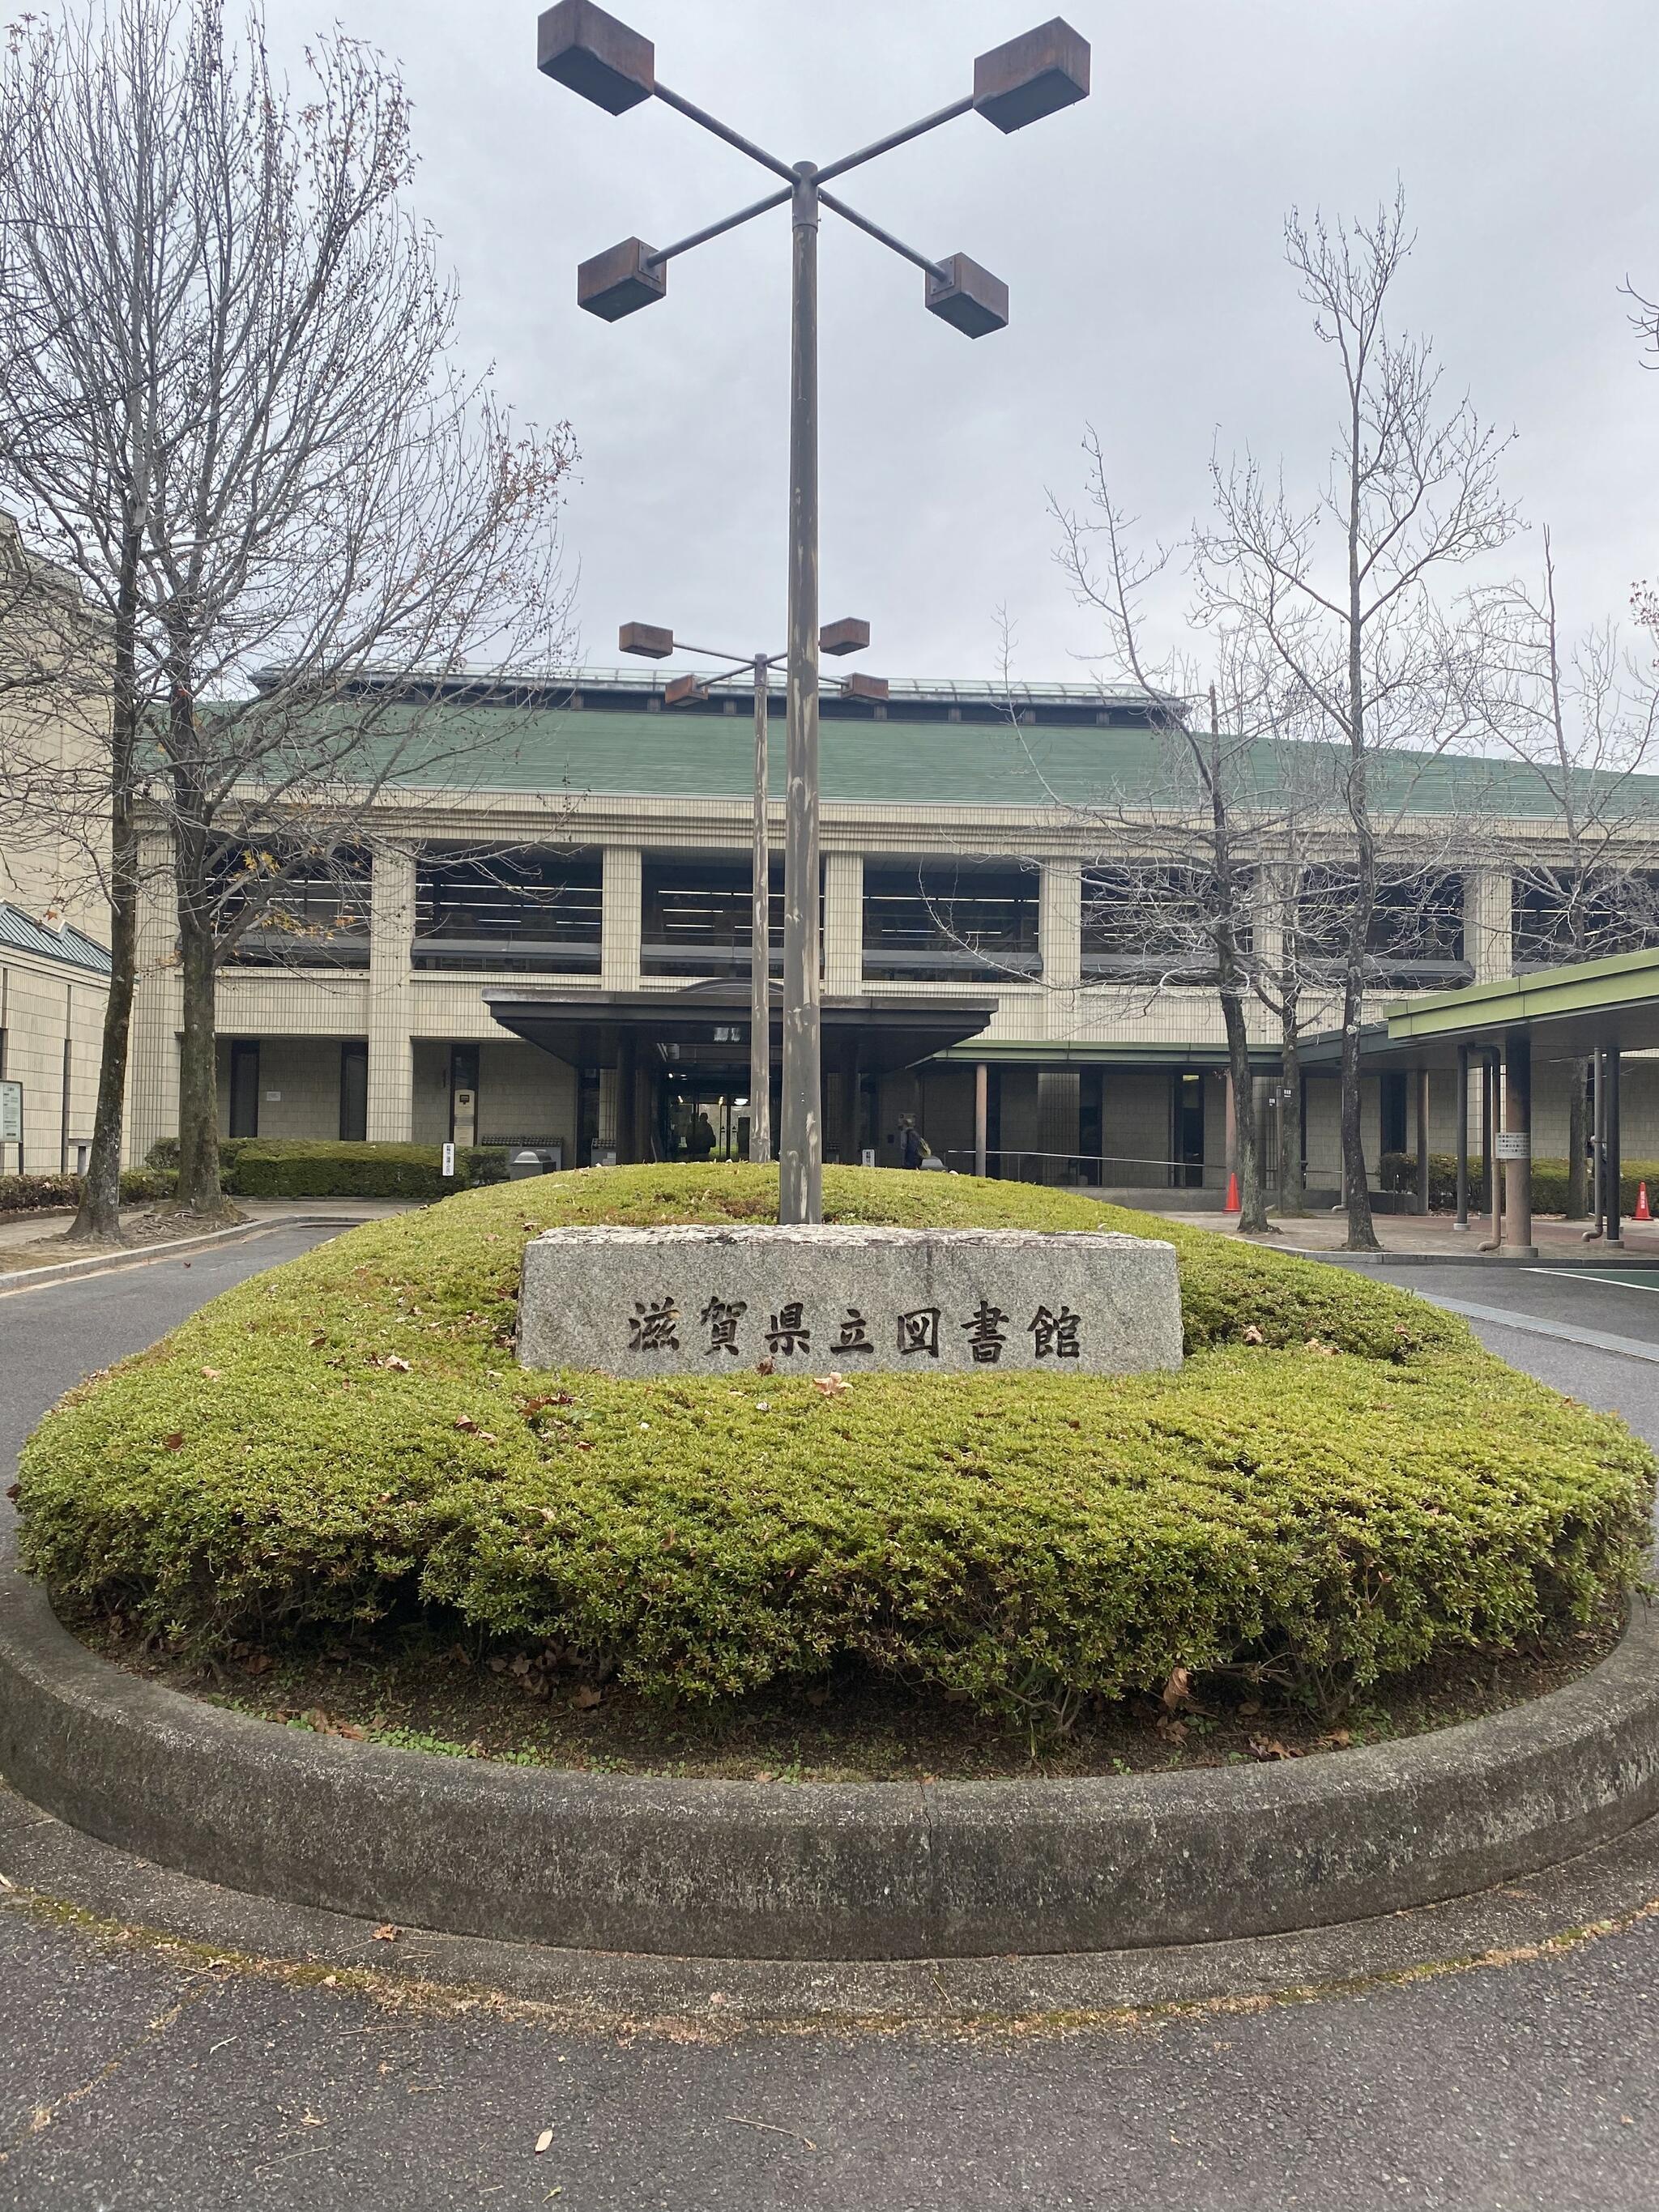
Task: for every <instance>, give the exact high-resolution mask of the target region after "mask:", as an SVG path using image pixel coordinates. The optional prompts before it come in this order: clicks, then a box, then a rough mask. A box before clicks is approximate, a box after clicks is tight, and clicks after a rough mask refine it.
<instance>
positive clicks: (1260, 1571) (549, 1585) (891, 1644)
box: [20, 1167, 1655, 1710]
mask: <svg viewBox="0 0 1659 2212" xmlns="http://www.w3.org/2000/svg"><path fill="white" fill-rule="evenodd" d="M824 1194H825V1211H826V1213H827V1215H828V1216H829V1218H839V1219H842V1220H847V1219H857V1220H865V1221H894V1222H900V1223H911V1224H915V1223H924V1224H926V1223H933V1224H939V1225H964V1226H965V1225H986V1226H1004V1225H1006V1226H1020V1227H1046V1228H1050V1229H1056V1230H1072V1231H1078V1232H1079V1233H1086V1232H1087V1231H1090V1230H1091V1229H1097V1228H1101V1227H1106V1228H1127V1229H1130V1230H1132V1231H1135V1232H1137V1233H1149V1232H1155V1233H1157V1234H1158V1235H1163V1236H1168V1237H1170V1241H1171V1242H1173V1243H1175V1244H1176V1249H1177V1251H1178V1254H1179V1256H1180V1265H1181V1274H1182V1295H1183V1301H1184V1303H1185V1306H1186V1314H1187V1334H1188V1341H1189V1343H1190V1344H1191V1346H1192V1347H1193V1355H1194V1356H1193V1357H1192V1358H1190V1359H1189V1361H1188V1365H1187V1368H1186V1370H1184V1372H1183V1373H1182V1374H1181V1375H1180V1376H1133V1377H1125V1378H1120V1379H1111V1378H1103V1377H1091V1376H1077V1377H1066V1378H1064V1379H1060V1378H1057V1377H1053V1376H1032V1375H1030V1374H1020V1375H1018V1376H1016V1375H1006V1376H1004V1375H1000V1374H998V1373H996V1372H995V1371H994V1370H987V1373H986V1374H985V1375H984V1376H939V1377H925V1376H914V1377H912V1376H858V1377H855V1378H854V1379H853V1381H852V1382H851V1384H850V1386H849V1388H848V1389H846V1390H845V1391H844V1392H841V1393H833V1392H832V1393H826V1392H824V1391H823V1390H821V1389H817V1388H816V1387H815V1386H814V1385H813V1384H812V1383H811V1382H810V1381H809V1380H806V1379H804V1378H803V1379H801V1380H799V1381H797V1380H791V1379H788V1378H787V1377H784V1376H765V1377H764V1378H762V1377H760V1376H757V1375H755V1374H753V1373H750V1372H746V1371H744V1370H737V1369H734V1370H731V1371H729V1372H723V1373H721V1374H720V1375H719V1376H684V1377H679V1378H675V1379H672V1380H663V1381H658V1382H653V1383H628V1382H623V1381H616V1380H612V1379H610V1378H607V1377H605V1376H595V1375H589V1374H581V1375H536V1374H531V1373H528V1372H526V1371H525V1370H520V1368H518V1367H517V1366H516V1364H514V1361H513V1352H512V1349H511V1343H512V1331H513V1299H514V1297H515V1295H516V1291H517V1285H518V1276H519V1267H520V1252H521V1249H522V1246H523V1243H524V1241H525V1238H526V1236H527V1235H529V1234H531V1233H533V1232H534V1231H537V1230H539V1229H540V1228H542V1227H544V1226H546V1225H551V1224H553V1223H555V1222H563V1221H571V1220H622V1221H633V1222H641V1221H647V1222H648V1221H656V1220H661V1219H665V1218H678V1219H693V1220H720V1219H727V1218H737V1219H757V1218H767V1216H768V1215H769V1214H770V1216H771V1218H775V1203H776V1177H775V1174H769V1173H768V1172H767V1171H765V1170H750V1169H745V1168H738V1167H711V1168H702V1167H697V1168H676V1169H639V1170H627V1169H623V1170H598V1171H590V1172H586V1173H576V1174H570V1175H564V1176H549V1177H544V1178H541V1179H538V1180H537V1181H535V1182H524V1183H517V1184H513V1185H511V1186H510V1187H508V1188H505V1189H495V1190H487V1191H477V1192H472V1193H468V1194H465V1195H463V1196H461V1197H459V1198H456V1199H453V1200H450V1201H449V1202H448V1203H447V1204H446V1205H444V1206H440V1207H435V1208H434V1209H432V1210H430V1211H428V1212H423V1213H421V1214H417V1215H407V1216H404V1217H400V1218H398V1219H397V1220H394V1221H387V1222H381V1223H375V1224H373V1225H370V1226H368V1227H367V1228H365V1229H362V1230H359V1231H356V1232H354V1233H353V1234H351V1235H349V1236H347V1237H340V1238H337V1239H336V1240H334V1241H333V1242H332V1243H329V1244H327V1245H325V1246H322V1247H320V1248H319V1249H318V1250H316V1251H315V1252H313V1253H310V1254H308V1255H306V1256H305V1257H304V1258H302V1259H300V1260H297V1261H292V1262H290V1263H289V1265H288V1266H286V1267H280V1268H277V1269H276V1270H274V1271H273V1272H272V1273H270V1274H269V1275H266V1276H264V1277H263V1278H258V1279H255V1280H254V1281H253V1282H252V1283H250V1284H247V1285H244V1286H243V1287H241V1288H240V1289H238V1290H236V1291H232V1292H230V1293H228V1295H227V1296H225V1297H222V1298H219V1299H217V1300H216V1301H215V1302H214V1303H213V1304H210V1305H209V1306H207V1307H204V1309H203V1310H202V1311H201V1312H200V1313H199V1314H197V1316H194V1317H193V1318H192V1319H191V1321H189V1322H186V1323H185V1326H184V1327H183V1328H180V1329H179V1330H178V1331H177V1332H176V1333H175V1334H173V1336H172V1337H171V1338H169V1339H167V1340H166V1341H165V1342H164V1343H163V1344H162V1345H161V1346H157V1347H155V1349H154V1350H153V1351H151V1352H148V1353H145V1354H143V1355H142V1356H140V1357H139V1358H137V1359H135V1360H131V1361H129V1362H127V1363H126V1364H125V1365H124V1366H123V1367H120V1368H118V1369H117V1370H114V1371H113V1372H112V1374H110V1375H108V1376H104V1377H100V1378H98V1379H96V1380H94V1381H93V1382H91V1383H87V1384H85V1385H83V1386H82V1388H81V1389H78V1390H76V1392H73V1393H72V1394H71V1395H70V1397H69V1398H68V1399H66V1400H65V1401H64V1403H63V1405H62V1406H61V1407H58V1409H57V1410H56V1411H55V1412H54V1413H52V1414H51V1415H49V1416H48V1418H47V1419H46V1421H45V1423H43V1424H42V1425H41V1427H40V1429H38V1430H37V1431H36V1432H35V1435H34V1436H33V1438H32V1439H31V1440H30V1442H29V1443H28V1445H27V1447H26V1449H25V1451H24V1454H23V1457H22V1462H21V1470H20V1483H21V1494H20V1512H21V1516H22V1528H21V1546H22V1552H23V1557H24V1559H25V1563H26V1565H27V1566H28V1568H29V1569H30V1571H32V1572H33V1573H36V1574H39V1575H40V1576H41V1577H44V1578H45V1580H46V1583H48V1585H49V1586H50V1588H51V1589H52V1591H53V1593H54V1595H56V1596H57V1597H58V1598H59V1599H60V1600H64V1601H70V1602H72V1603H74V1604H76V1605H80V1606H88V1607H118V1608H119V1609H120V1610H122V1611H123V1612H124V1613H126V1614H127V1615H128V1616H129V1617H130V1618H132V1619H134V1620H138V1621H140V1622H143V1623H144V1624H146V1625H148V1626H151V1627H153V1628H155V1629H157V1630H159V1631H161V1632H166V1633H167V1634H169V1635H170V1636H172V1637H173V1638H175V1639H177V1640H179V1641H181V1642H182V1643H184V1644H187V1645H191V1646H194V1647H195V1648H197V1650H201V1651H203V1652H207V1651H210V1650H216V1649H222V1647H223V1646H224V1645H225V1644H227V1643H228V1641H230V1640H232V1639H234V1638H259V1639H264V1640H270V1639H272V1638H281V1637H282V1636H283V1635H286V1634H290V1633H292V1632H296V1631H302V1630H308V1629H313V1628H333V1627H336V1626H338V1625H345V1624H363V1623H370V1622H374V1621H375V1620H381V1619H384V1618H385V1617H386V1615H387V1614H389V1613H392V1612H394V1611H404V1610H406V1609H407V1608H408V1607H410V1606H411V1605H413V1606H421V1607H430V1608H434V1609H436V1610H439V1611H441V1613H443V1614H445V1615H446V1616H447V1617H448V1618H451V1619H454V1620H459V1621H460V1622H462V1623H464V1624H467V1625H469V1626H471V1627H472V1628H473V1629H475V1630H477V1631H480V1632H486V1633H489V1634H492V1635H501V1636H504V1637H513V1638H538V1639H542V1640H544V1641H545V1642H546V1643H548V1644H550V1645H552V1646H554V1647H555V1648H556V1650H558V1651H559V1652H561V1653H562V1654H563V1655H564V1656H566V1658H567V1659H568V1660H569V1661H571V1662H573V1663H578V1664H583V1665H586V1666H590V1667H592V1668H594V1669H596V1670H599V1671H602V1672H612V1671H614V1672H615V1673H616V1674H617V1676H618V1677H619V1678H620V1679H621V1680H623V1682H625V1683H627V1684H629V1685H631V1686H635V1687H636V1688H638V1689H640V1690H641V1691H643V1692H647V1693H654V1694H659V1695H663V1696H678V1697H691V1698H710V1697H717V1696H724V1695H731V1694H734V1693H738V1692H744V1691H747V1690H751V1689H754V1688H757V1687H759V1686H762V1685H764V1684H767V1683H769V1682H777V1681H787V1680H809V1679H811V1678H813V1677H817V1676H820V1675H821V1674H823V1671H824V1670H825V1669H826V1668H829V1666H830V1665H832V1664H833V1663H834V1662H836V1660H837V1659H839V1658H843V1657H851V1658H855V1659H859V1660H861V1661H863V1662H866V1663H867V1664H869V1665H870V1666H872V1667H873V1668H877V1669H879V1670H882V1671H884V1672H886V1673H889V1674H892V1675H894V1676H896V1677H897V1678H898V1679H900V1680H905V1681H911V1682H921V1683H927V1684H929V1685H931V1686H934V1687H936V1688H939V1689H943V1690H946V1691H951V1692H958V1693H960V1694H961V1695H963V1697H965V1698H967V1699H971V1700H973V1701H974V1702H975V1703H978V1704H981V1705H987V1706H998V1707H1001V1708H1005V1709H1015V1710H1018V1709H1020V1708H1021V1707H1023V1706H1024V1705H1030V1703H1032V1702H1033V1701H1036V1702H1038V1703H1045V1704H1051V1705H1059V1704H1061V1703H1064V1702H1066V1701H1068V1700H1073V1699H1076V1698H1077V1697H1078V1696H1079V1695H1088V1694H1097V1695H1101V1696H1107V1697H1111V1696H1116V1695H1119V1694H1121V1693H1123V1692H1128V1691H1132V1690H1136V1689H1145V1688H1147V1687H1156V1686H1158V1685H1161V1684H1162V1683H1163V1682H1164V1680H1166V1679H1167V1677H1168V1675H1169V1674H1170V1670H1171V1669H1172V1668H1175V1667H1176V1666H1186V1667H1188V1668H1193V1669H1194V1670H1195V1671H1204V1670H1207V1669H1211V1668H1219V1667H1223V1666H1230V1665H1236V1664H1239V1663H1242V1662H1256V1661H1268V1662H1274V1663H1276V1664H1277V1665H1278V1666H1279V1668H1282V1669H1283V1670H1284V1671H1285V1674H1287V1675H1288V1676H1289V1677H1290V1678H1291V1679H1292V1680H1297V1681H1299V1682H1301V1683H1302V1684H1304V1685H1306V1686H1310V1688H1315V1689H1317V1690H1318V1691H1319V1692H1321V1694H1322V1695H1324V1696H1329V1695H1331V1694H1332V1693H1333V1692H1337V1693H1340V1692H1341V1691H1342V1690H1344V1689H1346V1688H1351V1687H1353V1686H1362V1685H1364V1684H1366V1683H1368V1682H1370V1681H1372V1680H1376V1679H1377V1678H1378V1677H1379V1676H1383V1675H1387V1674H1395V1673H1399V1672H1401V1671H1403V1670H1405V1669H1408V1668H1412V1667H1414V1666H1417V1665H1419V1664H1421V1663H1422V1662H1425V1661H1426V1660H1429V1659H1431V1658H1433V1657H1435V1656H1437V1655H1440V1654H1443V1653H1445V1652H1447V1651H1449V1650H1458V1649H1465V1650H1467V1649H1470V1648H1474V1647H1485V1646H1491V1647H1505V1648H1507V1647H1513V1646H1514V1645H1515V1644H1518V1643H1521V1642H1523V1641H1524V1640H1526V1639H1528V1638H1534V1637H1536V1636H1538V1635H1541V1634H1542V1633H1545V1632H1550V1631H1553V1630H1555V1629H1557V1628H1559V1627H1561V1626H1564V1625H1565V1624H1567V1623H1569V1622H1572V1621H1581V1620H1587V1619H1589V1618H1590V1617H1592V1615H1593V1614H1594V1613H1595V1608H1596V1607H1597V1606H1598V1604H1600V1603H1601V1601H1604V1600H1605V1599H1606V1598H1607V1595H1609V1594H1610V1593H1612V1592H1614V1591H1616V1590H1619V1589H1623V1588H1626V1587H1629V1586H1630V1585H1631V1584H1632V1583H1633V1581H1634V1580H1635V1578H1636V1577H1637V1576H1638V1572H1639V1569H1640V1563H1641V1560H1642V1558H1643V1555H1644V1548H1645V1544H1646V1540H1647V1534H1648V1516H1649V1512H1650V1505H1651V1498H1652V1491H1653V1478H1654V1471H1655V1463H1654V1461H1653V1459H1652V1456H1651V1455H1650V1453H1649V1452H1648V1451H1647V1450H1646V1449H1645V1447H1644V1446H1643V1445H1642V1444H1640V1443H1638V1442H1637V1441H1636V1440H1635V1439H1634V1438H1633V1437H1632V1436H1631V1435H1630V1433H1629V1431H1627V1430H1626V1429H1625V1428H1624V1426H1623V1425H1621V1424H1620V1422H1619V1421H1617V1420H1615V1419H1613V1418H1611V1417H1610V1416H1607V1415H1602V1414H1596V1413H1589V1412H1588V1411H1586V1410H1585V1409H1584V1408H1583V1407H1579V1406H1577V1405H1575V1404H1574V1403H1572V1402H1571V1401H1569V1400H1567V1399H1565V1398H1563V1397H1561V1396H1560V1395H1558V1394H1557V1393H1556V1392H1554V1391H1553V1390H1550V1389H1547V1388H1545V1387H1544V1386H1543V1385H1542V1384H1541V1383H1534V1382H1532V1381H1530V1380H1529V1379H1528V1378H1527V1377H1525V1376H1521V1375H1518V1374H1516V1373H1515V1372H1514V1371H1513V1370H1510V1369H1509V1368H1507V1367H1505V1366H1504V1364H1502V1363H1501V1362H1500V1361H1498V1360H1497V1359H1495V1358H1492V1357H1491V1356H1490V1355H1489V1354H1487V1353H1486V1352H1484V1351H1483V1350H1481V1348H1480V1346H1479V1345H1478V1344H1477V1343H1476V1342H1475V1340H1474V1338H1473V1336H1472V1335H1471V1334H1470V1332H1469V1331H1468V1328H1467V1327H1466V1326H1465V1324H1464V1323H1462V1322H1461V1321H1459V1320H1457V1319H1456V1318H1455V1316H1451V1315H1448V1314H1443V1313H1440V1312H1438V1311H1437V1310H1435V1309H1433V1308H1431V1307H1429V1306H1427V1305H1425V1304H1424V1303H1423V1302H1422V1301H1420V1300H1419V1299H1417V1298H1414V1297H1412V1296H1411V1295H1410V1294H1409V1293H1408V1292H1403V1291H1395V1290H1392V1289H1390V1288H1389V1287H1388V1286H1386V1285H1378V1284H1376V1283H1372V1282H1370V1281H1367V1280H1365V1279H1364V1278H1361V1277H1358V1276H1354V1275H1351V1274H1347V1273H1344V1272H1343V1271H1341V1270H1340V1269H1336V1268H1332V1267H1319V1266H1318V1265H1317V1264H1316V1263H1314V1262H1310V1261H1295V1260H1291V1259H1286V1258H1281V1257H1280V1256H1279V1255H1275V1254H1272V1253H1266V1252H1261V1251H1259V1250H1257V1249H1254V1248H1247V1247H1241V1246H1239V1245H1237V1244H1235V1243H1231V1242H1229V1241H1225V1240H1223V1239H1222V1238H1220V1237H1215V1236H1212V1235H1210V1234H1207V1233H1206V1232H1205V1231H1198V1230H1193V1229H1188V1228H1186V1227H1184V1226H1177V1225H1170V1224H1168V1223H1165V1222H1163V1221H1161V1220H1158V1219H1154V1218H1151V1217H1146V1216H1137V1215H1134V1214H1129V1213H1125V1212H1122V1211H1121V1210H1119V1209H1116V1208H1113V1207H1109V1206H1097V1205H1095V1204H1094V1203H1092V1202H1091V1201H1090V1200H1085V1199H1082V1198H1079V1197H1077V1196H1075V1195H1073V1194H1065V1193H1060V1192H1051V1191H1044V1190H1040V1189H1036V1188H1032V1187H1030V1186H1026V1185H1020V1184H999V1183H994V1182H974V1181H972V1180H970V1179H968V1178H960V1177H946V1176H902V1175H897V1174H894V1173H890V1172H886V1173H884V1172H882V1171H880V1170H876V1171H871V1172H864V1171H859V1170H845V1169H842V1170H826V1172H825V1176H824ZM1310 1339H1312V1340H1313V1341H1312V1342H1311V1343H1310V1341H1309V1340H1310ZM1275 1346H1277V1347H1279V1348H1277V1349H1275Z"/></svg>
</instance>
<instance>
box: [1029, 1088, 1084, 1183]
mask: <svg viewBox="0 0 1659 2212" xmlns="http://www.w3.org/2000/svg"><path fill="white" fill-rule="evenodd" d="M1082 1089H1083V1082H1082V1078H1081V1077H1080V1076H1079V1073H1078V1072H1077V1070H1076V1069H1075V1068H1074V1067H1063V1068H1055V1069H1053V1070H1050V1069H1048V1068H1043V1069H1042V1070H1041V1071H1040V1072H1039V1073H1038V1075H1037V1150H1038V1152H1041V1153H1042V1154H1043V1155H1044V1157H1043V1159H1042V1175H1041V1178H1040V1180H1041V1181H1042V1182H1059V1181H1060V1178H1061V1177H1062V1176H1064V1175H1065V1174H1066V1169H1067V1167H1068V1165H1069V1164H1070V1163H1071V1161H1072V1160H1073V1158H1075V1157H1076V1154H1077V1148H1078V1116H1079V1111H1080V1109H1081V1106H1082Z"/></svg>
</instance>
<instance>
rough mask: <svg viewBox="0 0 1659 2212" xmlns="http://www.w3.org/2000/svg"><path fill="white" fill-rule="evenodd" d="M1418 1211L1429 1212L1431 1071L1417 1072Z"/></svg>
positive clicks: (1420, 1068) (1420, 1070)
mask: <svg viewBox="0 0 1659 2212" xmlns="http://www.w3.org/2000/svg"><path fill="white" fill-rule="evenodd" d="M1417 1210H1418V1212H1419V1213H1421V1214H1424V1215H1426V1214H1427V1212H1428V1210H1429V1071H1428V1069H1427V1068H1426V1067H1419V1069H1418V1071H1417Z"/></svg>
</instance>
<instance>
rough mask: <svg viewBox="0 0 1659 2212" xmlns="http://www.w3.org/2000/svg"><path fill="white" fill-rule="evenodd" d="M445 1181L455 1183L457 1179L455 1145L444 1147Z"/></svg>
mask: <svg viewBox="0 0 1659 2212" xmlns="http://www.w3.org/2000/svg"><path fill="white" fill-rule="evenodd" d="M444 1179H445V1181H446V1182H453V1181H454V1179H455V1147H454V1146H453V1145H446V1146H444Z"/></svg>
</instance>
